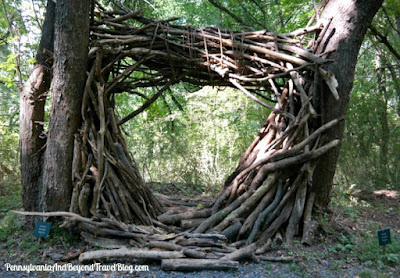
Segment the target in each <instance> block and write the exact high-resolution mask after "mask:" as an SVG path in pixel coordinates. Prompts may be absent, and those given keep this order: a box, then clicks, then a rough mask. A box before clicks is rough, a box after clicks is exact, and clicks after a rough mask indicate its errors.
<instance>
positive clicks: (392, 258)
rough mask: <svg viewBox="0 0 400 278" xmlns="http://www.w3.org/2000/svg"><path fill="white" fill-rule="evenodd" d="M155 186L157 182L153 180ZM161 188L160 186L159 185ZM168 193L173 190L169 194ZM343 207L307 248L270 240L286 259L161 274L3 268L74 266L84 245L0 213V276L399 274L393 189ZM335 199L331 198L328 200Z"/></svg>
mask: <svg viewBox="0 0 400 278" xmlns="http://www.w3.org/2000/svg"><path fill="white" fill-rule="evenodd" d="M156 186H160V185H156ZM164 188H168V190H167V191H165V192H162V193H167V194H169V195H172V194H176V193H177V192H179V191H180V192H182V186H175V187H173V186H168V187H164ZM159 189H160V188H159ZM171 193H172V194H171ZM342 197H343V199H346V206H344V205H340V204H339V203H340V202H342V201H343V199H342V200H336V203H337V205H335V206H333V207H332V210H331V213H330V214H324V215H322V216H321V219H320V222H321V227H320V229H319V230H318V234H317V237H316V240H315V243H314V245H313V246H311V247H307V246H302V245H301V244H299V243H298V242H296V243H295V245H294V247H293V248H289V247H288V246H285V245H278V244H277V243H275V245H274V249H273V250H272V251H270V252H269V253H268V254H267V255H268V256H293V257H294V258H295V260H296V261H293V262H289V263H275V262H274V263H272V262H265V261H264V262H261V263H260V264H253V263H251V262H241V266H240V268H239V270H238V271H236V272H216V271H202V272H193V273H175V272H170V273H166V272H163V271H161V270H160V267H159V265H158V264H155V263H152V262H141V261H135V262H132V261H119V262H120V263H125V264H126V265H130V264H147V265H149V267H150V270H149V271H147V272H134V273H133V274H129V273H128V272H98V271H94V272H82V273H80V274H78V273H77V272H56V273H43V272H34V273H29V274H27V273H21V272H6V271H5V267H6V266H5V265H6V263H10V264H54V263H58V264H68V263H72V264H73V265H78V260H77V258H78V256H79V254H80V253H81V252H83V251H85V250H88V249H95V248H96V247H92V246H88V245H86V244H84V243H83V242H81V241H80V240H79V238H78V237H76V236H71V235H70V234H69V232H68V231H67V230H63V229H60V228H57V227H55V228H54V229H52V233H51V235H50V237H49V238H47V239H44V240H39V239H36V238H34V237H33V236H32V232H31V231H30V232H27V231H24V230H23V218H21V217H17V216H15V215H11V213H9V212H7V210H2V211H1V212H0V217H1V218H2V219H1V220H0V277H71V276H75V277H219V278H222V277H399V273H400V197H399V192H397V191H375V192H361V191H360V192H353V193H352V194H351V195H349V196H342ZM333 203H335V201H334V202H333ZM385 227H390V228H391V232H392V244H390V245H388V246H387V250H386V253H385V254H383V253H382V250H381V249H380V248H379V247H378V243H377V239H376V231H377V230H378V229H381V228H385Z"/></svg>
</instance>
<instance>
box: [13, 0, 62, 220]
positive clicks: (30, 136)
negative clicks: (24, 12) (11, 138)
mask: <svg viewBox="0 0 400 278" xmlns="http://www.w3.org/2000/svg"><path fill="white" fill-rule="evenodd" d="M55 6H56V5H55V3H54V2H53V1H51V0H50V1H48V3H47V7H46V16H45V21H44V24H43V29H42V37H41V40H40V44H39V47H38V50H37V54H36V64H35V66H34V68H33V70H32V73H31V74H30V76H29V79H28V80H27V82H25V84H24V86H23V88H22V91H21V95H20V98H21V100H20V149H21V153H20V154H21V173H22V175H21V182H22V188H23V204H24V209H25V210H27V211H32V210H33V211H35V210H38V209H39V195H40V192H42V191H43V190H42V183H41V173H42V165H43V159H42V158H43V153H44V145H45V143H46V140H45V139H44V137H43V136H44V134H43V121H44V106H45V102H46V93H47V91H48V90H49V88H50V83H51V63H49V62H48V60H49V58H50V57H48V56H46V55H45V54H44V51H45V50H48V51H49V52H50V53H51V52H52V51H53V41H54V16H55ZM27 224H28V225H30V224H32V223H31V221H28V223H27Z"/></svg>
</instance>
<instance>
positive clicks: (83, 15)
mask: <svg viewBox="0 0 400 278" xmlns="http://www.w3.org/2000/svg"><path fill="white" fill-rule="evenodd" d="M89 6H90V5H89V1H78V0H70V1H67V0H58V1H57V4H56V13H55V14H56V24H55V45H54V57H55V61H54V86H53V93H52V106H51V111H50V123H49V134H48V138H47V149H46V154H45V168H44V177H43V181H44V184H45V185H46V190H45V194H44V200H43V201H44V202H43V204H44V209H45V210H48V211H55V210H68V206H69V204H70V199H71V191H72V180H71V172H72V157H73V149H74V146H73V145H74V134H75V133H76V131H77V129H78V127H79V125H80V123H81V117H80V109H81V102H82V95H83V90H84V86H85V80H86V70H87V57H88V41H89Z"/></svg>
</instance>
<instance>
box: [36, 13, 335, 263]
mask: <svg viewBox="0 0 400 278" xmlns="http://www.w3.org/2000/svg"><path fill="white" fill-rule="evenodd" d="M142 13H143V10H138V11H133V12H132V11H125V10H113V11H110V10H106V9H104V8H103V7H101V6H97V8H96V10H95V11H94V13H93V15H92V20H91V33H90V36H91V41H90V49H89V62H90V66H89V68H88V77H87V81H86V87H85V91H84V96H83V102H82V119H83V124H82V127H81V129H80V133H79V134H77V136H76V142H75V152H74V163H73V165H74V167H73V176H74V190H73V195H72V201H71V208H70V212H68V213H67V214H65V213H64V214H63V212H60V213H61V214H63V216H66V217H67V219H68V221H67V222H66V223H65V225H70V224H71V223H73V222H76V221H78V222H80V229H81V230H82V236H83V237H84V239H85V240H87V241H88V242H91V241H93V237H97V241H98V240H99V238H103V239H104V242H107V240H108V241H110V240H111V239H110V238H114V240H115V238H119V239H120V240H122V239H129V241H128V242H127V243H126V244H125V245H131V246H134V247H137V248H144V247H147V248H148V249H151V248H156V249H157V250H160V249H162V250H167V251H163V252H167V253H163V255H160V254H156V253H151V254H152V255H149V254H150V253H146V254H144V253H140V252H139V253H140V254H141V255H138V254H139V253H137V252H136V251H137V250H136V249H134V250H130V249H129V250H126V249H123V250H120V249H118V250H119V251H115V250H113V251H104V252H105V253H104V252H103V253H101V255H99V254H97V253H96V254H95V255H93V253H90V254H88V255H85V254H82V255H81V256H82V257H83V258H82V259H81V261H82V262H84V261H88V260H97V259H104V258H107V257H121V256H122V257H124V256H131V257H135V256H136V257H140V256H142V258H152V259H154V258H158V259H168V258H169V259H179V258H183V257H186V258H197V259H208V260H215V259H217V260H218V263H215V262H214V263H211V262H210V261H205V262H199V264H201V266H202V268H206V266H207V265H209V264H210V263H211V264H212V265H218V264H219V263H220V262H221V261H226V260H228V261H229V260H238V259H241V258H243V257H246V256H247V257H252V258H255V257H254V256H255V254H257V255H259V254H262V253H264V252H265V251H266V250H268V249H269V248H270V246H271V242H272V240H273V239H274V238H275V239H279V238H280V239H282V238H283V237H284V238H285V241H286V242H287V243H289V244H290V243H291V242H292V241H293V237H294V236H295V235H301V234H302V242H303V243H307V244H311V243H312V239H313V232H314V230H315V228H316V223H315V222H314V221H312V220H311V212H312V209H313V204H314V198H315V193H313V191H312V186H313V185H312V175H313V171H314V168H315V165H316V163H317V159H318V157H320V156H321V155H322V154H324V153H325V152H327V151H329V150H330V149H332V148H335V147H336V146H338V144H339V141H338V140H334V141H331V142H325V141H324V140H323V137H322V135H323V134H324V132H325V131H326V130H328V129H329V128H331V127H332V126H334V125H336V124H337V123H338V122H339V119H338V120H333V121H331V122H329V123H323V121H322V120H321V119H320V117H319V116H318V114H319V113H320V111H319V109H320V105H319V103H318V100H317V99H315V98H314V96H315V95H316V93H317V92H318V90H320V89H321V86H322V83H323V82H325V83H326V84H327V85H328V87H329V89H330V90H331V92H332V94H333V95H334V96H335V98H338V93H337V91H336V87H337V82H336V80H335V78H334V76H333V75H332V74H331V73H329V72H326V71H325V70H323V69H322V68H321V66H322V65H323V64H325V63H328V62H330V61H328V60H326V59H324V58H323V57H322V56H317V55H315V53H314V49H316V47H317V46H318V45H319V43H320V39H319V38H321V37H322V36H323V34H324V32H325V30H326V29H327V26H322V25H320V24H317V25H314V26H310V27H307V28H303V29H300V30H297V31H294V32H291V33H287V34H276V33H269V32H266V31H251V32H247V31H246V32H240V31H231V30H222V29H220V28H215V27H207V28H194V27H191V26H178V25H174V24H172V22H173V20H174V19H171V20H164V21H154V20H150V19H148V18H145V17H143V16H142ZM178 82H187V83H191V84H194V85H197V86H204V85H216V86H231V87H235V88H237V89H238V90H240V91H241V92H242V93H244V94H245V95H246V96H248V97H249V98H251V99H252V100H254V101H255V102H257V103H258V104H260V105H262V106H264V107H267V108H269V109H270V110H271V114H270V115H269V117H268V118H267V120H266V123H265V125H264V126H263V127H262V128H261V129H260V131H259V134H258V136H257V137H256V138H255V140H254V142H253V143H252V144H251V145H250V146H249V148H248V149H247V151H246V152H245V153H244V154H243V156H242V158H241V160H240V162H239V165H238V167H237V169H236V170H235V171H234V172H233V173H232V174H231V175H230V176H229V178H228V179H227V180H226V182H225V186H224V189H223V190H222V191H221V193H220V194H219V195H218V197H217V198H216V199H215V200H212V201H207V202H203V201H202V200H196V201H193V200H190V201H182V200H175V199H173V198H171V197H168V196H162V195H157V196H156V195H155V194H154V193H152V192H151V191H150V190H149V189H148V188H147V186H146V185H145V183H144V181H143V179H142V177H141V176H140V173H139V171H138V169H137V167H136V165H135V163H134V160H133V158H132V157H131V156H130V154H129V151H128V149H127V146H126V144H125V141H124V137H123V134H122V132H121V128H120V126H121V125H122V124H124V123H125V122H127V121H128V120H130V119H132V118H134V117H135V116H137V115H138V114H140V113H141V112H143V111H144V110H145V109H146V108H147V107H149V106H150V105H151V104H152V103H153V102H154V101H155V100H156V99H157V98H158V97H160V96H161V95H162V94H163V93H164V92H165V91H166V90H168V89H169V88H170V87H171V86H172V85H173V84H176V83H178ZM146 87H156V88H158V90H157V92H156V93H154V94H153V95H151V96H150V95H146V94H144V93H143V91H141V90H140V88H146ZM120 93H128V94H136V95H138V96H139V97H141V98H143V100H144V101H143V104H142V105H141V106H140V107H139V108H137V109H136V110H134V111H132V112H131V113H130V114H129V115H125V116H124V117H122V118H121V119H118V117H117V115H116V114H115V109H116V103H115V100H114V95H115V94H120ZM199 203H201V206H199ZM50 214H51V213H50ZM50 214H49V213H47V214H43V213H42V214H41V215H47V216H48V215H50ZM52 214H54V213H52ZM170 233H172V234H170ZM106 238H108V239H106ZM114 243H115V242H114ZM135 250H136V251H135ZM142 251H143V250H142ZM110 252H111V253H110ZM148 252H153V251H152V250H148ZM168 252H169V253H168ZM129 254H130V255H129ZM85 256H87V257H85ZM146 256H147V257H146ZM168 256H169V257H168ZM221 259H222V260H221ZM255 259H256V258H255ZM180 263H181V264H183V265H185V262H183V261H181V262H180ZM180 263H178V262H176V261H174V263H173V265H179V264H180ZM203 263H204V264H203ZM186 264H187V265H192V266H193V265H194V263H193V262H192V261H188V262H186ZM167 269H168V268H167Z"/></svg>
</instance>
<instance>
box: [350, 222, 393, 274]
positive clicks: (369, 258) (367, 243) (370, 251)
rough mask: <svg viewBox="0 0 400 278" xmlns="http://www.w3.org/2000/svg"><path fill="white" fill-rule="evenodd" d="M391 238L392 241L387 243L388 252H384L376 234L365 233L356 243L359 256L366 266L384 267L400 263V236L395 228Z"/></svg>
mask: <svg viewBox="0 0 400 278" xmlns="http://www.w3.org/2000/svg"><path fill="white" fill-rule="evenodd" d="M391 238H392V243H391V244H388V245H386V252H385V253H384V252H383V250H382V247H380V246H379V245H378V239H377V237H376V234H374V233H369V234H365V236H364V238H362V240H360V242H358V244H357V245H356V246H357V248H356V252H357V257H358V258H359V259H360V260H361V261H362V262H363V263H364V264H365V265H366V266H375V267H376V266H378V268H384V267H385V265H389V266H393V265H398V264H399V263H400V237H399V234H398V233H396V232H395V231H394V230H393V229H392V233H391Z"/></svg>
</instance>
